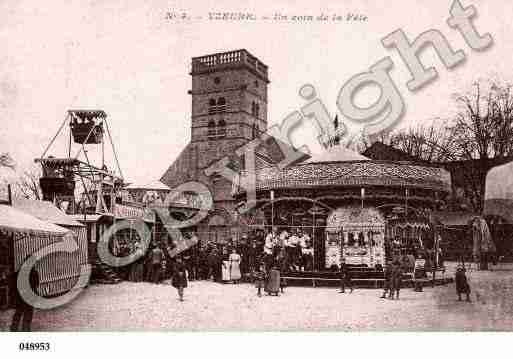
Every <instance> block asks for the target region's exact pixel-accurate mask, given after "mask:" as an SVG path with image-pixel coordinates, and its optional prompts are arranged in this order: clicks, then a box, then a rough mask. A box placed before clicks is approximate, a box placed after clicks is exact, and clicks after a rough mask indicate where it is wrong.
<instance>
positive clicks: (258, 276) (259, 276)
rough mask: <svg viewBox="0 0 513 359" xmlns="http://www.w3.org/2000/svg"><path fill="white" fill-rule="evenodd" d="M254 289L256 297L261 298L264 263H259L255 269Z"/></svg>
mask: <svg viewBox="0 0 513 359" xmlns="http://www.w3.org/2000/svg"><path fill="white" fill-rule="evenodd" d="M253 275H254V278H255V287H256V288H257V295H258V296H259V297H261V296H262V288H263V287H264V280H265V267H264V263H259V264H258V266H257V269H256V270H255V272H254V274H253Z"/></svg>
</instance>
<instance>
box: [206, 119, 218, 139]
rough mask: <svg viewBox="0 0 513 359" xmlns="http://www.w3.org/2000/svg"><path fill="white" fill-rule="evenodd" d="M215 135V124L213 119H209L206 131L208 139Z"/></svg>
mask: <svg viewBox="0 0 513 359" xmlns="http://www.w3.org/2000/svg"><path fill="white" fill-rule="evenodd" d="M216 135H217V133H216V124H215V122H214V120H210V121H208V132H207V136H208V138H209V139H212V138H215V137H216Z"/></svg>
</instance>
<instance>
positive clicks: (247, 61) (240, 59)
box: [191, 49, 269, 82]
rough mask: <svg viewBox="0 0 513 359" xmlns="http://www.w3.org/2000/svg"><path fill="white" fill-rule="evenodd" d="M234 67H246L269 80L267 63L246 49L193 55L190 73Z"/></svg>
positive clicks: (202, 72)
mask: <svg viewBox="0 0 513 359" xmlns="http://www.w3.org/2000/svg"><path fill="white" fill-rule="evenodd" d="M236 68H246V69H248V70H249V71H251V72H252V73H253V74H255V75H257V76H258V77H260V78H261V79H262V80H264V81H266V82H269V80H268V67H267V65H266V64H264V63H263V62H262V61H260V60H259V59H258V58H257V57H256V56H253V55H251V54H250V53H249V51H247V50H246V49H240V50H234V51H227V52H218V53H215V54H210V55H204V56H199V57H193V58H192V70H191V75H199V74H204V73H210V72H214V71H222V70H227V69H236Z"/></svg>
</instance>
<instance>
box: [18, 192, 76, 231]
mask: <svg viewBox="0 0 513 359" xmlns="http://www.w3.org/2000/svg"><path fill="white" fill-rule="evenodd" d="M13 207H14V208H17V209H19V210H21V211H23V212H26V213H28V214H30V215H32V216H34V217H36V218H38V219H40V220H42V221H47V222H50V223H54V224H57V225H60V226H67V227H83V226H84V225H83V224H81V223H80V222H77V221H75V220H74V219H73V218H72V217H71V216H68V215H67V214H66V213H64V212H63V211H61V210H60V209H59V208H57V207H56V206H54V205H53V203H51V202H48V201H35V200H31V199H15V200H14V201H13Z"/></svg>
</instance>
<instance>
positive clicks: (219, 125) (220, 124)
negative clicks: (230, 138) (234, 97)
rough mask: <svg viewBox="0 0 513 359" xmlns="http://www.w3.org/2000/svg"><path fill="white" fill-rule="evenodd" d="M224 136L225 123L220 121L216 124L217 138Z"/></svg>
mask: <svg viewBox="0 0 513 359" xmlns="http://www.w3.org/2000/svg"><path fill="white" fill-rule="evenodd" d="M225 136H226V122H225V121H224V120H220V121H219V122H218V123H217V137H220V138H222V137H225Z"/></svg>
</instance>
